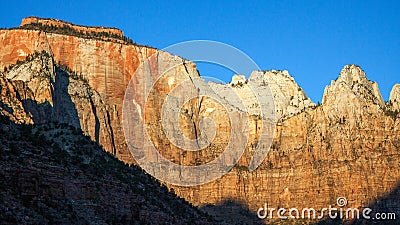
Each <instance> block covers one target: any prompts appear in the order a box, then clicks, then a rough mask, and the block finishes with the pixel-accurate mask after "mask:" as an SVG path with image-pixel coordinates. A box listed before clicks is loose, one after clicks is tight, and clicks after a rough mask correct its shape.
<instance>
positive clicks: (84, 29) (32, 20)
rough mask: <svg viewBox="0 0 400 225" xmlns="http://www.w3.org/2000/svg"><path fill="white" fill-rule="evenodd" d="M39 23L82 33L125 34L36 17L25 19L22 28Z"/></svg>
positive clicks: (104, 28)
mask: <svg viewBox="0 0 400 225" xmlns="http://www.w3.org/2000/svg"><path fill="white" fill-rule="evenodd" d="M37 23H40V24H42V25H46V26H59V27H63V26H66V27H70V28H71V29H74V30H76V31H82V32H96V33H100V32H105V33H110V34H115V35H117V36H124V33H123V32H122V31H121V30H120V29H117V28H111V27H88V26H80V25H75V24H72V23H68V22H65V21H62V20H56V19H46V18H39V17H35V16H31V17H27V18H23V19H22V22H21V25H20V26H24V25H29V24H37Z"/></svg>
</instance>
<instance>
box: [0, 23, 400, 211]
mask: <svg viewBox="0 0 400 225" xmlns="http://www.w3.org/2000/svg"><path fill="white" fill-rule="evenodd" d="M42 50H44V51H45V52H47V53H48V54H49V57H41V58H40V57H39V58H35V59H34V60H32V61H30V62H24V63H23V64H21V65H19V66H15V67H13V68H12V69H7V71H6V70H4V71H5V72H4V75H2V76H0V83H1V90H0V92H1V96H0V98H1V102H2V104H1V105H0V107H1V108H2V111H1V113H3V114H6V115H9V116H11V118H13V119H14V120H15V121H19V122H26V123H33V122H36V121H35V120H37V121H45V119H47V118H52V119H56V120H59V121H61V122H69V123H70V124H73V125H75V126H80V127H81V128H82V130H83V131H84V132H85V133H86V134H88V135H90V136H91V138H92V139H93V140H96V141H98V143H100V144H101V145H102V146H103V147H104V148H105V149H106V150H107V151H109V152H113V153H114V154H115V155H116V156H117V157H119V158H120V159H121V160H124V161H125V162H133V161H134V160H133V159H132V157H131V155H130V153H129V151H128V150H127V146H126V143H125V138H124V133H123V130H122V106H123V105H122V104H123V99H124V95H125V90H126V87H127V86H128V84H129V82H130V80H131V78H132V82H131V84H130V85H132V87H133V88H132V90H133V98H132V99H131V100H132V102H133V104H132V113H133V114H134V117H133V118H134V121H133V122H135V123H137V124H140V123H143V124H145V128H146V129H147V131H148V134H149V135H150V139H151V140H152V143H153V144H154V145H155V146H156V147H158V148H159V150H160V152H161V154H162V155H163V156H164V157H166V158H168V159H169V160H171V161H173V162H176V163H180V164H183V165H199V164H204V163H205V162H209V161H210V160H212V159H214V158H215V157H216V156H218V155H219V154H220V153H221V152H222V151H223V150H224V149H225V147H226V145H227V144H228V142H229V141H230V137H231V136H232V135H233V137H234V139H233V140H234V141H235V142H234V143H235V144H236V145H237V146H239V145H240V144H242V143H241V140H243V139H241V138H242V136H241V134H240V133H234V134H232V133H231V130H232V129H231V128H234V129H233V130H235V129H236V128H238V127H241V126H239V125H240V123H242V122H243V121H246V120H249V121H250V122H249V123H248V126H249V127H248V131H249V139H248V141H247V143H246V149H245V153H244V156H243V157H242V158H241V159H240V160H239V163H238V166H236V167H235V168H233V169H232V170H231V171H230V172H229V173H227V174H226V175H225V176H223V177H222V178H221V179H218V180H216V181H213V182H211V183H207V184H204V185H200V186H194V187H178V186H170V187H173V188H174V190H175V192H176V193H177V194H178V195H180V196H182V197H184V198H185V199H187V200H188V201H190V202H192V203H193V204H195V205H202V204H206V203H212V204H214V203H220V202H223V201H225V200H226V199H235V200H237V201H239V202H242V203H243V204H244V205H246V206H247V207H249V208H250V209H251V210H257V209H258V208H259V207H261V206H263V205H264V203H265V202H268V203H269V205H270V206H271V207H278V206H284V207H286V206H288V207H298V208H301V207H314V208H316V209H320V208H323V207H327V206H328V205H333V204H334V203H335V201H336V198H337V197H339V196H345V197H346V198H347V199H348V200H349V207H359V206H366V205H368V204H369V203H371V202H373V201H375V200H377V199H379V198H380V197H381V196H383V195H384V194H385V193H388V192H390V191H391V190H392V189H393V188H395V187H396V185H397V184H398V181H399V179H398V178H399V176H400V174H399V171H400V170H399V165H400V164H399V162H400V157H399V148H400V142H399V141H398V140H400V125H399V124H400V121H399V119H396V118H393V117H391V116H388V115H386V114H385V110H386V108H385V107H386V106H385V104H384V102H383V100H382V97H381V96H380V93H379V89H378V86H377V84H376V83H374V82H371V81H369V80H368V79H367V78H366V76H365V73H364V72H363V71H362V69H361V68H359V67H358V66H355V65H348V66H345V67H344V68H343V69H342V71H341V73H340V76H339V77H338V79H337V80H336V81H333V82H332V83H331V85H330V86H328V87H327V88H326V89H325V93H324V98H323V104H322V106H318V107H317V106H316V105H315V104H314V103H312V102H311V100H310V99H309V98H307V96H306V95H305V93H304V92H303V91H302V89H301V88H300V87H299V86H298V85H297V84H296V82H295V81H294V79H293V77H291V76H290V75H289V73H288V72H287V71H276V70H272V71H255V72H253V73H252V74H251V76H250V77H249V80H246V79H245V78H244V77H242V76H234V77H233V79H232V82H231V83H230V84H228V85H229V86H228V85H220V84H213V83H211V84H209V85H208V84H206V83H205V82H198V83H188V84H187V85H188V86H190V87H193V90H195V91H196V92H199V93H200V90H203V89H205V88H211V89H213V90H214V91H216V92H217V93H218V97H217V98H216V100H217V101H214V100H213V99H210V98H203V97H201V95H200V94H197V96H198V97H197V98H193V99H192V100H190V101H187V102H186V103H185V104H183V105H182V107H181V108H179V109H176V110H175V111H176V113H177V115H178V117H179V122H178V123H175V122H174V121H173V120H167V121H166V123H165V125H166V126H167V127H168V128H169V129H171V130H181V131H182V135H183V136H185V137H186V138H187V139H183V138H182V136H173V140H174V141H177V142H178V143H186V142H189V140H193V139H195V138H197V137H200V136H201V135H202V133H201V132H200V129H199V127H200V124H201V121H202V120H203V119H204V118H206V117H210V118H212V119H213V121H214V122H215V126H216V127H217V130H216V131H217V133H216V136H215V139H214V141H213V143H212V144H211V145H210V146H208V147H207V148H205V149H204V150H203V151H197V152H188V151H182V149H180V148H179V147H177V146H176V145H174V144H172V143H171V140H169V139H168V138H167V137H166V135H165V133H164V132H163V127H162V126H163V125H164V124H163V123H162V121H161V120H160V118H161V116H162V105H163V103H164V101H165V99H166V98H167V97H168V96H169V95H170V94H169V93H170V92H171V91H172V90H173V89H174V88H176V87H177V86H178V85H179V84H180V83H181V82H183V81H188V80H189V81H190V80H192V79H201V77H200V76H199V74H198V72H197V70H196V65H195V64H194V63H191V62H187V61H185V60H183V59H182V58H180V57H178V56H174V55H171V54H169V53H165V52H162V51H159V50H156V49H154V48H149V47H142V46H137V45H129V44H123V43H120V42H113V41H104V40H93V39H86V38H80V37H74V36H67V35H62V34H53V33H45V32H42V31H34V30H22V29H20V30H2V31H0V68H3V67H8V66H9V65H10V64H15V63H16V62H17V60H24V59H25V58H26V56H27V55H28V54H32V53H34V52H37V51H39V52H41V51H42ZM146 59H149V61H146ZM145 61H146V62H145ZM144 62H145V66H144V67H142V68H140V69H141V70H143V71H144V73H143V74H145V75H144V76H139V75H138V73H135V72H136V71H137V70H138V68H139V66H140V65H141V64H143V63H144ZM60 65H66V66H67V67H68V68H70V69H71V70H72V71H74V72H75V74H77V77H78V78H77V79H75V78H73V77H72V76H71V74H70V73H69V72H67V71H66V69H65V68H62V67H60ZM170 66H175V68H174V69H173V70H171V71H169V72H168V73H167V74H165V75H164V76H162V77H161V78H160V79H158V75H159V74H158V72H159V71H163V70H165V68H168V67H170ZM86 80H87V82H86ZM249 81H252V82H253V84H254V85H256V86H257V87H259V88H260V89H259V90H263V88H264V89H265V94H266V95H271V96H272V97H273V98H274V100H275V102H274V107H275V108H276V110H277V112H276V113H277V118H276V119H277V120H279V123H278V126H277V127H276V130H275V131H274V132H275V135H274V142H273V145H272V148H271V150H270V152H269V154H268V155H267V157H266V159H265V160H264V161H263V164H262V165H261V166H260V167H259V168H258V169H257V170H255V171H253V172H249V171H248V169H247V166H248V164H249V162H250V159H251V157H252V154H253V151H254V149H255V146H256V145H257V140H258V138H259V137H260V136H259V135H260V133H259V132H260V117H259V115H260V112H259V110H258V108H259V106H257V105H256V103H257V101H256V98H255V95H254V93H253V92H252V90H251V88H250V87H249ZM153 84H154V86H152V85H153ZM149 85H150V87H149ZM151 87H152V88H153V89H152V91H151V92H150V95H145V94H144V93H146V92H145V91H144V90H146V88H151ZM267 87H269V88H267ZM230 89H232V90H233V91H234V93H236V95H230V94H229V93H232V92H228V90H230ZM267 90H270V92H268V93H267ZM261 92H262V93H264V92H263V91H261ZM397 93H398V87H396V88H394V90H393V91H392V95H391V100H392V102H395V100H396V99H399V98H398V96H399V95H398V94H397ZM194 95H195V96H196V93H194ZM21 96H22V97H21ZM396 96H397V97H396ZM184 97H185V96H183V95H181V96H179V95H178V96H176V98H174V99H172V100H173V101H177V102H179V101H180V100H181V99H184ZM27 100H30V101H31V102H34V103H39V104H36V105H33V106H31V105H27V104H26V102H27ZM133 100H134V101H133ZM218 102H219V103H218ZM396 102H398V100H396ZM220 103H227V104H229V105H230V106H233V107H234V108H235V109H239V110H238V112H237V113H236V114H235V115H234V116H231V118H229V116H228V114H227V112H226V111H227V110H226V108H224V107H223V106H222V105H221V104H220ZM43 104H44V105H45V108H43V107H36V106H37V105H43ZM393 105H395V104H393ZM34 106H35V107H34ZM393 107H398V106H393ZM146 108H147V110H146ZM148 109H151V110H148ZM74 110H75V111H74ZM228 111H229V110H228ZM246 111H247V112H248V113H247V114H246V113H244V112H246ZM171 116H172V114H171V115H169V114H168V115H166V117H167V118H169V117H171ZM229 119H232V120H233V121H235V122H236V121H238V122H239V123H238V124H239V125H237V127H235V126H236V125H234V124H231V122H230V120H229ZM132 131H135V128H134V127H133V128H132ZM206 134H207V135H208V133H207V132H206ZM235 135H236V136H235ZM138 137H139V136H138ZM141 144H142V143H138V145H137V146H136V147H138V148H140V147H144V146H143V145H141ZM211 172H213V171H211ZM366 177H368V179H366ZM397 202H399V201H397ZM393 210H398V208H397V209H393Z"/></svg>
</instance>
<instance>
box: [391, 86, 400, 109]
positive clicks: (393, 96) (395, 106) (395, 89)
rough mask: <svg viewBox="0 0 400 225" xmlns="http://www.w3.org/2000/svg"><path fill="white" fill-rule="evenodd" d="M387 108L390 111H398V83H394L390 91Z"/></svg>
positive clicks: (399, 96)
mask: <svg viewBox="0 0 400 225" xmlns="http://www.w3.org/2000/svg"><path fill="white" fill-rule="evenodd" d="M389 108H390V109H391V110H392V111H396V110H397V111H400V84H396V85H394V86H393V89H392V91H391V92H390V97H389Z"/></svg>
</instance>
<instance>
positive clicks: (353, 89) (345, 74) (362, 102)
mask: <svg viewBox="0 0 400 225" xmlns="http://www.w3.org/2000/svg"><path fill="white" fill-rule="evenodd" d="M322 104H323V105H324V106H325V107H328V108H332V110H333V111H340V112H341V113H345V112H344V111H346V113H349V112H350V111H349V112H347V109H346V108H349V106H351V108H357V110H359V111H360V112H361V111H363V110H367V109H368V110H370V111H371V110H372V111H373V112H377V111H382V110H383V109H385V102H384V101H383V98H382V95H381V93H380V91H379V87H378V84H377V83H376V82H373V81H370V80H368V78H367V76H366V75H365V72H364V71H363V70H362V69H361V68H360V67H359V66H357V65H354V64H350V65H346V66H344V67H343V69H342V70H341V72H340V74H339V77H338V78H337V79H336V80H335V81H332V82H331V84H330V85H329V86H327V87H326V88H325V91H324V96H323V99H322ZM370 106H373V107H371V108H370ZM357 110H356V111H357ZM368 110H367V111H368ZM352 112H354V110H353V111H352Z"/></svg>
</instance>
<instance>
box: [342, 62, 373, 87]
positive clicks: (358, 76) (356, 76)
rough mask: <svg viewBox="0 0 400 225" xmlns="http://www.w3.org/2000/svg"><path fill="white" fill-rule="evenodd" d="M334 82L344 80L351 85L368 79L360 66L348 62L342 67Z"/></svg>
mask: <svg viewBox="0 0 400 225" xmlns="http://www.w3.org/2000/svg"><path fill="white" fill-rule="evenodd" d="M336 82H345V83H346V84H348V85H350V86H353V85H354V84H355V83H366V82H368V79H367V76H366V75H365V72H364V70H363V69H361V67H360V66H358V65H355V64H350V65H346V66H344V67H343V69H342V70H341V71H340V74H339V77H338V79H337V80H336Z"/></svg>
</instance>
